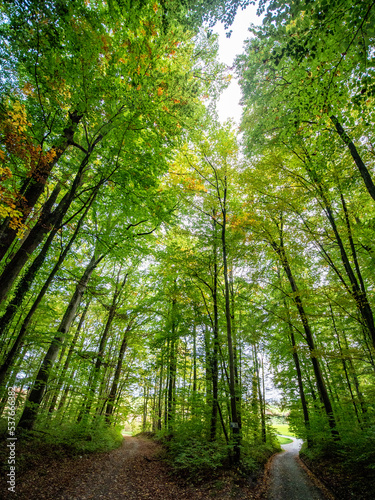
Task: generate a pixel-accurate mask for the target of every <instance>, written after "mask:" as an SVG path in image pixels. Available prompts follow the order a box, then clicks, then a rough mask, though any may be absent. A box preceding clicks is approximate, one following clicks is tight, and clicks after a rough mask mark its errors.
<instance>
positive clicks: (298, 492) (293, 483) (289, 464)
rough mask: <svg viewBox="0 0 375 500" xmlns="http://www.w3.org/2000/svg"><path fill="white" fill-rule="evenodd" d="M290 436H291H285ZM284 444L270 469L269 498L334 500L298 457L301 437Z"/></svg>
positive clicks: (272, 499)
mask: <svg viewBox="0 0 375 500" xmlns="http://www.w3.org/2000/svg"><path fill="white" fill-rule="evenodd" d="M284 437H289V436H284ZM291 439H293V443H289V444H284V445H282V446H281V447H282V448H283V449H284V450H285V451H283V452H282V453H279V454H277V455H275V456H274V457H273V459H272V462H271V465H270V470H269V483H268V489H267V492H266V499H267V500H333V498H334V497H333V496H332V495H331V494H330V493H329V492H328V491H326V490H325V488H324V486H323V485H321V484H320V483H319V481H318V480H317V479H316V478H315V477H314V476H313V475H312V474H311V473H309V471H308V470H307V469H306V468H305V467H304V466H303V464H302V462H301V460H300V459H299V457H298V453H299V450H300V448H301V445H302V440H301V439H294V438H291Z"/></svg>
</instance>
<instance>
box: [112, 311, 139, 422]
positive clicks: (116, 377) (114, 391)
mask: <svg viewBox="0 0 375 500" xmlns="http://www.w3.org/2000/svg"><path fill="white" fill-rule="evenodd" d="M134 321H135V317H134V318H132V319H131V320H130V321H129V323H128V326H127V327H126V330H125V332H124V336H123V338H122V342H121V346H120V351H119V355H118V358H117V364H116V370H115V375H114V377H113V381H112V386H111V390H110V391H109V396H108V401H107V408H106V411H105V420H106V422H107V424H108V425H109V424H110V423H111V418H112V414H113V410H114V404H115V400H116V396H117V393H118V384H119V381H120V376H121V370H122V364H123V361H124V355H125V351H126V348H127V345H128V337H129V333H130V331H131V329H132V327H133V324H134Z"/></svg>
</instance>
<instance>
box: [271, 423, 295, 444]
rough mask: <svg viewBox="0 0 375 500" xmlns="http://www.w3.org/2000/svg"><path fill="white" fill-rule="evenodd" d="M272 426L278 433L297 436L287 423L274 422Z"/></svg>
mask: <svg viewBox="0 0 375 500" xmlns="http://www.w3.org/2000/svg"><path fill="white" fill-rule="evenodd" d="M272 427H273V428H274V429H275V431H276V433H277V434H282V435H283V436H291V437H295V435H294V434H293V432H291V431H290V430H289V426H288V425H287V424H273V425H272ZM283 444H285V443H283Z"/></svg>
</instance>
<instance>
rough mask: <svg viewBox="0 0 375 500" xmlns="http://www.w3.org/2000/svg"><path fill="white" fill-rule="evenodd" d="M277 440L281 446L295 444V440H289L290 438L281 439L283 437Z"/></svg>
mask: <svg viewBox="0 0 375 500" xmlns="http://www.w3.org/2000/svg"><path fill="white" fill-rule="evenodd" d="M277 440H278V442H279V443H280V444H289V443H293V439H289V438H284V437H281V436H277Z"/></svg>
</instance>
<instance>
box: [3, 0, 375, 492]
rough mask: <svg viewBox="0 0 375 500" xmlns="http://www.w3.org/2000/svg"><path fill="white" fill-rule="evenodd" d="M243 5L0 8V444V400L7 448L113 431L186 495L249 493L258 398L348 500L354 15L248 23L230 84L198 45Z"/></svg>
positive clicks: (262, 8) (352, 446) (358, 132)
mask: <svg viewBox="0 0 375 500" xmlns="http://www.w3.org/2000/svg"><path fill="white" fill-rule="evenodd" d="M249 3H250V2H247V1H239V0H232V1H230V0H215V1H212V2H200V1H199V0H191V1H189V2H185V1H183V0H171V1H164V0H160V1H156V0H153V1H149V0H143V1H142V2H133V1H131V0H128V1H126V0H121V1H120V0H108V1H104V0H92V1H91V0H87V1H83V0H82V1H81V0H74V1H67V0H51V1H49V2H39V1H38V0H25V1H17V0H13V1H8V2H4V5H2V6H1V7H0V16H1V17H0V19H1V21H0V31H1V37H2V40H3V43H2V44H1V48H0V58H1V68H2V76H1V77H0V92H1V95H0V162H1V164H0V180H1V185H0V217H1V222H0V258H1V263H0V266H1V267H0V308H1V310H0V314H1V316H0V337H1V342H0V347H1V352H0V409H1V413H2V415H3V420H2V421H1V422H2V424H1V425H2V428H1V429H0V431H1V432H4V435H6V431H7V412H8V411H9V405H8V394H9V389H10V388H13V390H14V391H15V392H16V395H17V398H16V399H17V401H16V406H17V430H16V432H17V435H18V436H20V438H22V437H23V438H24V439H42V437H41V436H43V439H44V440H46V441H47V442H51V443H61V444H65V445H69V446H73V444H74V446H76V447H79V449H80V450H83V451H90V450H97V449H108V448H111V447H114V446H116V444H118V443H119V442H120V439H121V435H120V430H121V429H123V427H124V425H125V424H126V425H128V426H129V425H132V426H133V430H138V431H147V432H152V433H154V434H156V435H157V436H158V437H159V438H160V439H164V440H165V442H166V443H167V446H168V449H169V451H170V453H171V455H173V457H174V467H175V468H176V470H178V471H179V472H180V473H185V474H186V475H187V476H188V477H193V476H194V475H199V474H202V473H205V471H207V470H216V469H218V468H220V467H222V466H223V465H226V466H228V464H229V465H230V464H232V465H233V464H235V465H237V466H240V467H241V468H242V469H241V470H243V471H244V472H243V473H244V474H250V473H253V472H254V471H256V470H257V469H258V468H259V467H260V465H261V464H263V463H264V462H265V461H266V460H267V458H268V457H269V456H270V455H271V454H272V453H273V452H274V451H275V450H276V449H277V447H278V445H277V443H276V440H275V432H274V431H273V430H272V425H271V424H272V421H271V418H270V414H271V413H272V411H273V412H274V413H277V411H276V410H275V407H274V405H271V401H270V396H269V394H268V391H270V389H268V387H269V384H270V380H272V384H273V385H274V386H275V387H277V389H278V392H279V393H280V394H281V399H280V398H278V402H277V405H278V407H279V410H280V407H281V408H282V409H283V410H284V411H287V412H288V420H289V425H290V427H291V429H292V430H293V431H294V432H295V434H296V436H298V437H301V438H302V439H303V440H304V442H305V445H304V456H305V457H306V460H309V461H310V463H311V464H312V466H313V465H314V463H316V464H319V463H327V464H328V465H327V467H329V466H331V465H332V464H336V469H333V474H334V473H337V474H342V475H343V476H345V475H346V474H348V473H349V472H348V471H350V473H351V474H352V476H351V477H352V486H351V487H352V488H353V491H355V492H357V493H356V495H357V496H356V498H366V496H365V493H363V491H362V490H361V488H362V487H363V485H365V489H366V490H367V491H368V492H370V493H369V495H370V496H368V497H367V498H371V495H372V493H371V491H373V490H371V488H375V486H374V485H375V479H374V473H373V469H374V462H375V452H374V450H375V425H374V398H375V324H374V312H373V307H375V301H374V299H375V298H374V285H375V281H374V276H375V274H374V271H375V247H374V229H375V207H374V203H375V185H374V181H373V178H374V156H375V149H374V147H375V146H374V139H375V138H374V123H375V117H374V96H375V80H374V71H375V52H374V41H375V40H374V37H375V30H374V26H375V3H374V2H373V1H370V0H362V1H361V2H356V1H354V0H333V1H329V2H327V1H326V0H314V1H309V0H303V1H301V2H292V1H283V0H280V1H265V0H260V1H259V2H258V3H257V6H258V11H259V14H260V15H262V16H263V22H262V23H261V22H260V23H259V24H260V25H259V26H250V27H249V29H250V31H249V39H248V40H247V42H246V43H245V47H244V52H243V54H241V55H238V57H237V59H236V64H235V66H234V67H233V68H231V69H229V68H227V67H225V65H223V64H221V63H219V62H218V59H217V50H218V47H217V37H216V35H214V34H212V32H211V28H212V26H213V25H214V24H215V23H216V22H222V23H224V25H225V27H226V29H228V30H230V26H231V23H232V22H233V19H234V16H235V14H236V12H237V11H238V13H239V15H241V8H242V7H244V6H246V5H247V4H249ZM233 76H237V77H238V78H239V82H240V85H241V89H242V96H243V97H242V105H243V116H242V122H241V126H240V128H239V129H238V127H236V126H235V124H234V123H232V122H231V121H228V122H226V123H224V124H222V123H220V122H219V121H218V118H217V114H216V111H215V102H216V101H217V99H218V97H219V95H220V93H221V91H222V90H224V89H225V88H226V87H227V86H228V84H229V82H230V80H231V78H232V77H233ZM337 464H339V466H337ZM332 467H333V465H332ZM353 478H354V479H353ZM356 488H357V489H356ZM359 491H361V493H359ZM361 495H363V497H362V496H361Z"/></svg>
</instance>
